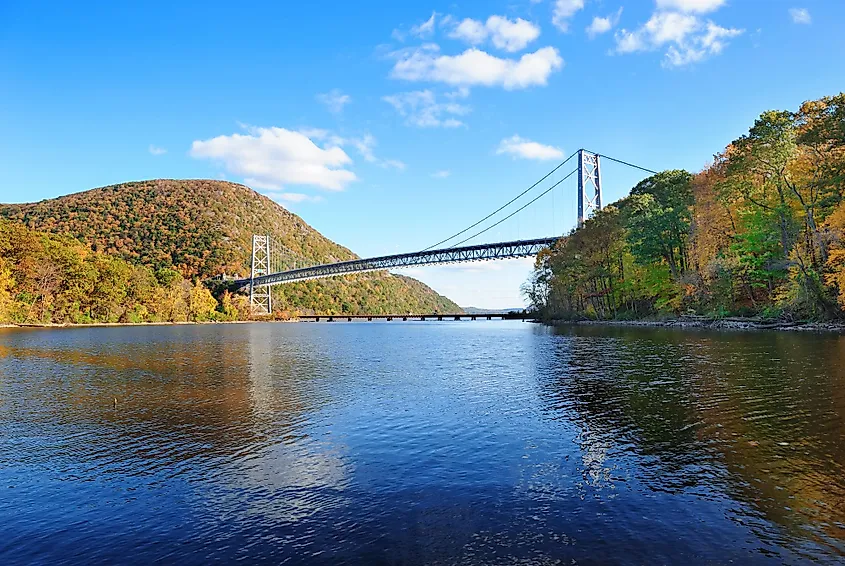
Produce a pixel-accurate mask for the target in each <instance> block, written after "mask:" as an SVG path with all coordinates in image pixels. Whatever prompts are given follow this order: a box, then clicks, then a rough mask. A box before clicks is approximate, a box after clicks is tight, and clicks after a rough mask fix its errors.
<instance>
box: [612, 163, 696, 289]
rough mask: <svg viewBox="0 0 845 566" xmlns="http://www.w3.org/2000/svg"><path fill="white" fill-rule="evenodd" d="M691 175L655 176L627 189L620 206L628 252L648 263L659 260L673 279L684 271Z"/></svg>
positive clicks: (678, 172) (674, 172) (665, 172)
mask: <svg viewBox="0 0 845 566" xmlns="http://www.w3.org/2000/svg"><path fill="white" fill-rule="evenodd" d="M691 181H692V175H690V174H689V173H687V172H686V171H680V170H674V171H664V172H662V173H657V174H656V175H652V176H651V177H649V178H647V179H645V180H643V181H641V182H640V183H639V184H637V186H636V187H634V188H633V189H632V190H631V197H630V198H628V199H627V200H626V202H625V204H624V208H625V210H626V213H627V222H626V227H627V230H628V241H629V242H630V244H631V252H632V253H633V255H634V257H635V258H637V260H638V261H640V262H642V263H643V264H648V263H651V262H655V261H660V260H663V261H665V262H666V265H668V266H669V270H670V272H671V273H672V277H673V278H675V279H677V278H678V276H679V275H680V274H682V273H683V272H684V271H686V268H687V263H688V262H687V255H686V254H687V251H686V250H687V248H686V242H687V236H688V234H689V227H690V218H691V211H690V209H691V207H692V204H693V198H692V189H691Z"/></svg>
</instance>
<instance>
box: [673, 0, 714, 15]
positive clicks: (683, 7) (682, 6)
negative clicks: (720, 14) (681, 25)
mask: <svg viewBox="0 0 845 566" xmlns="http://www.w3.org/2000/svg"><path fill="white" fill-rule="evenodd" d="M725 1H726V0H657V8H658V9H660V10H679V11H681V12H697V13H699V14H706V13H708V12H715V11H716V10H718V9H719V8H721V7H722V6H723V5H724V4H725Z"/></svg>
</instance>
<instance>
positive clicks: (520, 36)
mask: <svg viewBox="0 0 845 566" xmlns="http://www.w3.org/2000/svg"><path fill="white" fill-rule="evenodd" d="M449 37H452V38H455V39H462V40H464V41H466V42H467V43H469V44H470V45H479V44H481V43H484V42H485V41H487V39H488V37H489V38H490V39H491V41H492V42H493V45H494V46H496V48H498V49H504V50H505V51H508V52H509V53H513V52H516V51H522V50H523V49H525V48H526V47H527V46H528V44H529V43H531V42H532V41H534V40H535V39H537V38H538V37H540V28H539V27H537V26H536V25H534V24H532V23H531V22H529V21H527V20H523V19H522V18H516V19H515V20H509V19H508V18H506V17H504V16H490V17H489V18H487V21H486V22H485V23H481V22H480V21H478V20H473V19H470V18H466V19H465V20H463V21H461V22H460V23H459V24H458V25H457V26H455V28H454V29H453V30H452V31H451V32H450V33H449Z"/></svg>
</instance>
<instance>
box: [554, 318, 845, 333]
mask: <svg viewBox="0 0 845 566" xmlns="http://www.w3.org/2000/svg"><path fill="white" fill-rule="evenodd" d="M546 323H547V324H550V325H552V326H567V325H573V324H577V325H591V326H646V327H652V328H706V329H711V330H781V331H792V332H798V331H803V332H807V331H809V332H843V333H845V324H843V323H838V322H787V321H764V320H754V319H742V318H719V319H708V318H703V317H702V318H698V317H696V318H692V317H690V318H676V319H670V320H575V321H569V320H550V321H546Z"/></svg>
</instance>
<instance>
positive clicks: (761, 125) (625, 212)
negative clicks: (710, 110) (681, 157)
mask: <svg viewBox="0 0 845 566" xmlns="http://www.w3.org/2000/svg"><path fill="white" fill-rule="evenodd" d="M524 290H525V293H526V295H527V297H528V298H529V300H530V302H531V303H532V305H533V306H534V307H535V308H536V309H537V310H538V311H540V313H541V315H542V316H543V317H544V318H546V319H573V318H591V319H633V318H646V317H660V316H676V315H680V314H701V315H708V316H716V317H723V316H730V315H740V316H747V315H754V316H762V317H765V318H786V319H802V320H821V319H825V320H827V319H838V318H843V317H845V93H843V94H839V95H837V96H833V97H826V98H822V99H820V100H813V101H809V102H805V103H804V104H803V105H802V106H801V107H800V108H799V109H798V110H797V111H795V112H790V111H769V112H765V113H763V114H762V115H761V116H760V117H759V118H758V119H757V120H756V121H755V123H754V125H753V126H752V127H751V129H750V130H749V131H748V133H747V134H745V135H743V136H742V137H740V138H739V139H737V140H735V141H734V142H732V143H731V144H730V145H729V146H728V147H727V148H725V150H724V151H722V152H721V153H719V154H718V155H716V156H715V158H714V160H713V163H712V164H711V165H710V166H708V167H707V168H705V169H704V170H703V171H701V172H699V173H697V174H695V175H693V174H690V173H687V172H686V171H678V170H675V171H664V172H662V173H658V174H656V175H653V176H652V177H649V178H647V179H645V180H643V181H642V182H640V183H639V184H638V185H637V186H636V187H634V188H633V189H632V190H631V193H630V195H629V196H628V197H626V198H624V199H622V200H620V201H618V202H616V203H614V204H613V205H611V206H608V207H606V208H605V209H604V210H601V211H599V212H598V213H597V214H595V215H594V216H593V217H592V218H591V219H589V220H587V222H585V224H584V226H583V227H581V228H579V229H577V230H574V231H573V232H572V233H570V234H569V235H568V237H566V238H564V239H561V240H560V241H559V242H558V243H557V244H556V246H555V247H554V248H553V249H550V250H546V251H544V252H543V253H541V254H540V255H539V256H538V258H537V262H536V265H535V271H534V274H533V276H532V278H531V280H530V281H529V282H528V283H526V285H525V289H524Z"/></svg>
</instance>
